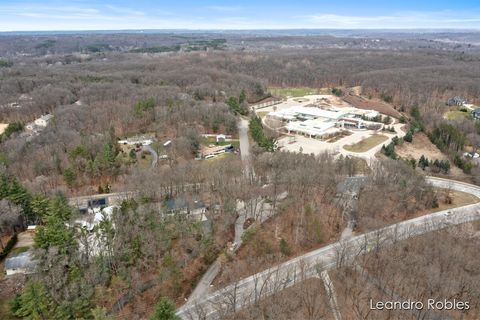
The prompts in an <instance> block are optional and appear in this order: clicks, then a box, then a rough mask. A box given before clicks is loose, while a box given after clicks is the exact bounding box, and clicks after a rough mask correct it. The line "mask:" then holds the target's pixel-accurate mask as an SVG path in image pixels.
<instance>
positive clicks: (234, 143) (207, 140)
mask: <svg viewBox="0 0 480 320" xmlns="http://www.w3.org/2000/svg"><path fill="white" fill-rule="evenodd" d="M201 143H202V145H204V146H209V145H211V144H213V145H216V146H227V145H229V144H231V145H232V146H233V147H234V148H236V149H238V148H239V147H240V140H236V139H233V140H232V141H222V142H217V139H216V138H215V137H206V138H203V139H202V142H201Z"/></svg>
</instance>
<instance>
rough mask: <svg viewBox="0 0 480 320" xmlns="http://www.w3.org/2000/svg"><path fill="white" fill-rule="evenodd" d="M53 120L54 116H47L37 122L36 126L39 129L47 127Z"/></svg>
mask: <svg viewBox="0 0 480 320" xmlns="http://www.w3.org/2000/svg"><path fill="white" fill-rule="evenodd" d="M52 119H53V114H46V115H43V116H41V117H40V118H38V119H36V120H35V124H36V125H37V126H39V127H46V126H47V125H48V123H49V122H50V121H51V120H52Z"/></svg>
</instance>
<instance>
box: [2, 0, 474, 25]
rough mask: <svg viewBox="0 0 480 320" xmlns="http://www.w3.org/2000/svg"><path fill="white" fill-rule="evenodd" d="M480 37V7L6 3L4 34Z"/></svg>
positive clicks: (431, 1) (369, 1)
mask: <svg viewBox="0 0 480 320" xmlns="http://www.w3.org/2000/svg"><path fill="white" fill-rule="evenodd" d="M296 28H312V29H315V28H318V29H323V28H329V29H371V28H381V29H387V28H392V29H408V28H412V29H414V28H428V29H432V28H440V29H480V0H456V1H453V0H449V1H446V0H415V1H414V0H402V1H398V0H390V1H389V0H382V1H380V0H355V1H353V0H342V1H333V0H329V1H323V0H316V1H308V0H296V1H291V0H290V1H283V0H276V1H270V0H250V1H180V0H178V1H170V0H167V1H164V0H159V1H153V0H130V1H124V0H119V1H101V0H95V1H93V0H74V1H58V0H41V1H40V0H0V31H48V30H119V29H296Z"/></svg>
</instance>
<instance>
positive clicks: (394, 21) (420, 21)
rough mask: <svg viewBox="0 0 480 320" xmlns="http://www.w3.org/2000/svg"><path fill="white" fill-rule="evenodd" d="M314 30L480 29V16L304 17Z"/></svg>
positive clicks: (448, 12)
mask: <svg viewBox="0 0 480 320" xmlns="http://www.w3.org/2000/svg"><path fill="white" fill-rule="evenodd" d="M303 18H305V19H306V21H308V22H309V23H310V26H311V27H314V28H346V29H348V28H352V29H355V28H378V29H389V28H392V29H409V28H410V29H411V28H432V29H434V28H442V29H445V28H479V27H480V14H474V13H465V12H451V11H441V12H401V13H396V14H392V15H376V16H355V15H339V14H323V13H321V14H313V15H308V16H304V17H303Z"/></svg>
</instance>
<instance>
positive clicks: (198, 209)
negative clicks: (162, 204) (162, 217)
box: [166, 198, 207, 219]
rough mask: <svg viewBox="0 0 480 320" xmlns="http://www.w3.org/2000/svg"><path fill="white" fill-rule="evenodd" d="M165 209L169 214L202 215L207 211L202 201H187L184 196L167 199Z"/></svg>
mask: <svg viewBox="0 0 480 320" xmlns="http://www.w3.org/2000/svg"><path fill="white" fill-rule="evenodd" d="M166 209H167V213H169V214H188V215H192V216H202V215H203V214H205V212H206V211H207V207H206V206H205V204H204V203H203V202H202V201H200V200H192V201H188V200H186V199H184V198H177V199H169V200H168V201H167V202H166ZM202 219H203V218H202Z"/></svg>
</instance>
